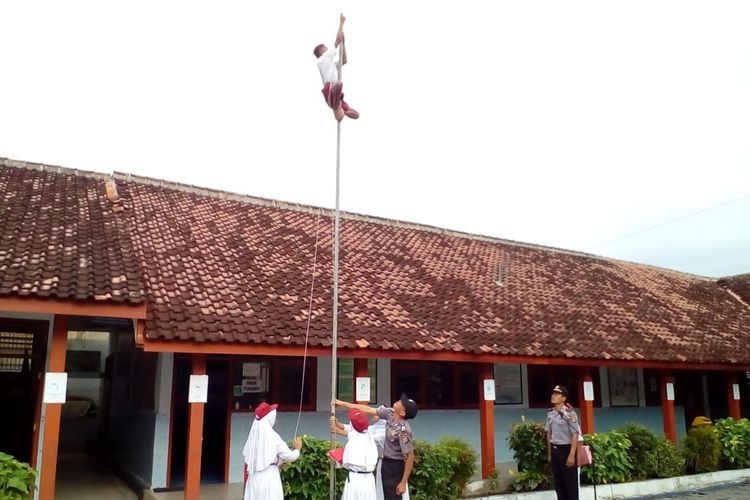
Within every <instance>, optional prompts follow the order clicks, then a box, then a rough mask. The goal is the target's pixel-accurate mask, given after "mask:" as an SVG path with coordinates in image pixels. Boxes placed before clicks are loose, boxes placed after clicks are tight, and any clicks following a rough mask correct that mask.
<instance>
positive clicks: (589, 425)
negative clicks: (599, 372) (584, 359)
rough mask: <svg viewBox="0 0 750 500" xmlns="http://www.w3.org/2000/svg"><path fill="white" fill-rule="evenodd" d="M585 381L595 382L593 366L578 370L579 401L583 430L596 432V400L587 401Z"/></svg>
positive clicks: (587, 432) (584, 431)
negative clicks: (584, 387)
mask: <svg viewBox="0 0 750 500" xmlns="http://www.w3.org/2000/svg"><path fill="white" fill-rule="evenodd" d="M585 382H591V383H592V384H593V383H594V377H593V376H592V374H591V368H589V367H583V368H580V369H579V370H578V401H579V405H580V407H581V432H583V433H584V434H589V433H591V432H594V402H593V401H586V398H585V397H584V390H583V386H584V383H585Z"/></svg>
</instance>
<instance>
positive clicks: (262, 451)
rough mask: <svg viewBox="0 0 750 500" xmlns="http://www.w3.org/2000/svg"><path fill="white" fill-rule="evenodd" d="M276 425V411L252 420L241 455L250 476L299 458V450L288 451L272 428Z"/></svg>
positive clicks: (287, 447)
mask: <svg viewBox="0 0 750 500" xmlns="http://www.w3.org/2000/svg"><path fill="white" fill-rule="evenodd" d="M275 423H276V410H273V411H271V412H270V413H269V414H268V415H266V416H265V417H263V418H262V419H260V420H253V426H252V427H251V428H250V434H249V435H248V436H247V442H246V443H245V448H244V449H243V450H242V455H243V457H244V458H245V463H246V464H247V469H248V472H250V474H251V475H253V474H256V473H258V472H261V471H264V470H266V469H267V468H268V467H270V466H272V465H273V466H278V465H279V462H282V461H283V462H294V461H295V460H297V459H298V458H299V450H290V449H289V446H287V444H286V443H285V442H284V440H283V439H281V436H279V435H278V434H277V433H276V431H274V430H273V426H274V424H275Z"/></svg>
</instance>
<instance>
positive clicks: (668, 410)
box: [659, 372, 677, 443]
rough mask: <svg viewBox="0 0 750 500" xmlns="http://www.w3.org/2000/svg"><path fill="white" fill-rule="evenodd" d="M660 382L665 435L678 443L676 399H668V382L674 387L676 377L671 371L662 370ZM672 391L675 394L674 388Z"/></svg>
mask: <svg viewBox="0 0 750 500" xmlns="http://www.w3.org/2000/svg"><path fill="white" fill-rule="evenodd" d="M659 384H660V388H661V415H662V419H663V421H664V435H665V436H667V438H669V440H670V441H672V442H673V443H677V426H676V424H675V414H674V401H673V400H669V399H667V395H668V394H667V392H668V391H667V384H672V387H674V377H673V376H672V374H670V373H669V372H661V374H660V375H659ZM672 393H673V394H674V390H673V391H672Z"/></svg>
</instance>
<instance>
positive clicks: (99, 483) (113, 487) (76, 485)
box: [55, 453, 138, 500]
mask: <svg viewBox="0 0 750 500" xmlns="http://www.w3.org/2000/svg"><path fill="white" fill-rule="evenodd" d="M55 482H56V488H55V490H56V491H55V500H102V499H105V498H106V499H107V500H137V499H138V496H137V495H136V494H135V493H134V492H133V491H132V490H131V489H130V488H128V487H127V486H126V485H125V483H123V482H122V481H121V480H120V479H119V478H118V477H117V476H115V475H114V474H113V473H112V471H111V470H110V469H109V467H107V465H106V463H104V462H102V461H101V460H99V459H97V458H95V457H91V456H89V455H86V454H84V453H74V454H73V453H70V454H67V453H66V454H62V453H61V454H60V456H59V457H58V459H57V479H56V481H55Z"/></svg>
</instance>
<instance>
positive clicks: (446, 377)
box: [391, 360, 480, 409]
mask: <svg viewBox="0 0 750 500" xmlns="http://www.w3.org/2000/svg"><path fill="white" fill-rule="evenodd" d="M479 390H480V382H479V369H478V367H477V366H476V365H475V364H473V363H442V362H429V361H396V360H394V361H392V362H391V396H392V398H393V401H395V400H396V399H398V397H399V396H400V395H401V393H404V392H405V393H406V394H407V395H408V396H409V397H410V398H412V399H414V400H415V401H416V402H417V404H418V405H419V407H420V409H422V408H424V409H439V408H444V409H449V408H477V406H478V405H479Z"/></svg>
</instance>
